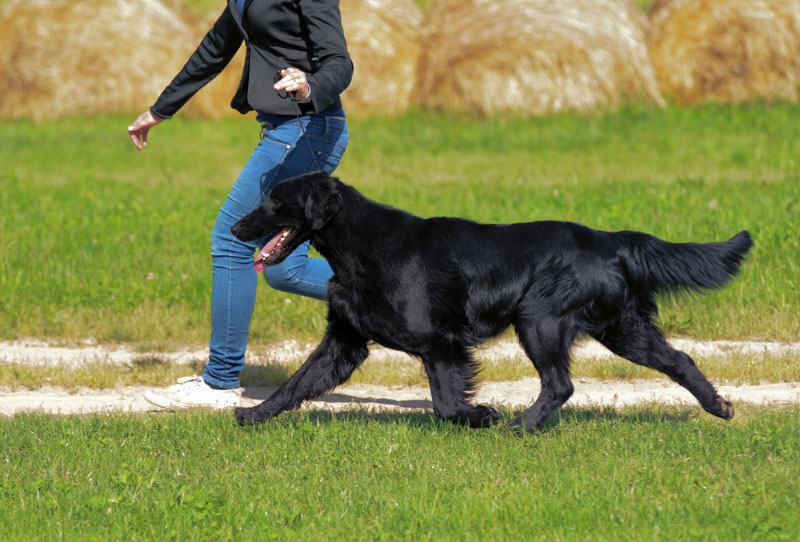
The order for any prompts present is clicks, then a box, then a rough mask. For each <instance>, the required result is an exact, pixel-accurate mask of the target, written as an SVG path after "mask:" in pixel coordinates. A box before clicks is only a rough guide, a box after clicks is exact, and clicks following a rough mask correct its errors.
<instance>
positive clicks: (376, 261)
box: [232, 172, 752, 431]
mask: <svg viewBox="0 0 800 542" xmlns="http://www.w3.org/2000/svg"><path fill="white" fill-rule="evenodd" d="M232 232H233V233H234V235H236V237H238V238H239V239H241V240H243V241H255V240H259V239H265V238H267V237H268V236H274V237H273V238H272V240H271V241H270V242H268V243H267V245H265V249H264V250H262V253H261V259H262V260H263V261H262V262H261V263H263V264H265V265H274V264H277V263H279V262H281V261H282V260H283V259H284V258H285V257H286V256H287V255H288V254H289V253H290V252H291V251H293V250H294V249H295V248H296V247H297V246H298V245H299V244H300V243H302V242H304V241H306V240H308V239H310V240H311V243H312V244H313V246H314V247H315V248H316V249H317V250H319V252H320V253H321V254H322V255H323V256H324V257H325V258H326V259H327V260H328V262H329V263H330V265H331V267H332V268H333V271H334V275H333V278H331V280H330V282H329V283H328V297H329V308H328V327H327V331H326V333H325V336H324V338H323V339H322V342H321V343H320V345H319V346H318V347H317V349H316V350H315V351H314V352H313V353H312V354H311V356H310V357H309V358H308V360H306V362H305V363H304V364H303V366H302V367H300V369H299V370H298V371H297V372H296V373H295V374H293V375H292V376H291V377H290V378H289V380H288V381H287V382H286V383H284V384H283V385H282V386H281V387H280V388H279V389H278V390H277V391H276V392H275V393H274V394H273V395H272V396H271V397H270V398H269V399H267V400H266V401H264V402H263V403H261V404H260V405H258V406H255V407H252V408H239V409H237V410H236V419H237V420H238V422H239V423H241V424H255V423H260V422H264V421H266V420H268V419H270V418H272V417H273V416H276V415H277V414H279V413H281V412H283V411H285V410H289V409H294V408H297V407H299V406H300V404H301V403H302V402H303V401H304V400H306V399H313V398H315V397H318V396H320V395H322V394H323V393H325V392H327V391H329V390H331V389H333V388H334V387H335V386H337V385H339V384H340V383H342V382H344V381H346V380H347V379H348V378H349V377H350V375H351V374H352V373H353V371H354V370H355V369H356V368H357V367H358V366H359V365H360V364H361V363H362V362H363V361H364V359H365V358H366V357H367V353H368V351H367V342H368V341H375V342H376V343H379V344H382V345H385V346H387V347H389V348H393V349H397V350H402V351H404V352H408V353H409V354H412V355H414V356H418V357H420V358H421V359H422V362H423V364H424V365H425V369H426V371H427V373H428V380H429V382H430V387H431V396H432V398H433V410H434V412H435V413H436V414H437V415H438V416H440V417H442V418H444V419H446V420H450V421H453V422H456V423H461V424H468V425H470V426H473V427H483V426H488V425H491V424H495V423H497V421H498V418H499V416H498V413H497V411H495V410H494V409H493V408H491V407H489V406H485V405H477V406H475V405H472V404H471V403H470V399H471V398H472V396H473V394H474V388H475V384H476V375H477V372H478V366H477V364H476V362H475V361H474V360H473V358H472V355H471V351H472V349H473V347H475V346H476V345H478V344H480V343H482V342H484V341H486V340H487V339H489V338H491V337H494V336H497V335H499V334H500V333H502V332H503V331H504V330H505V329H506V328H508V326H510V325H513V326H514V328H515V329H516V332H517V335H518V336H519V341H520V343H521V344H522V347H523V349H524V350H525V353H526V354H527V355H528V357H529V358H530V359H531V361H533V364H534V366H535V367H536V370H537V371H538V372H539V375H540V377H541V386H542V387H541V393H540V394H539V397H538V399H537V400H536V402H535V403H534V405H533V406H531V407H530V408H529V409H527V410H526V411H525V412H524V413H523V414H522V416H520V417H518V418H517V419H515V420H513V421H512V422H511V426H512V427H513V428H515V429H517V430H519V429H524V430H527V431H533V430H534V429H535V428H537V427H539V426H541V424H542V423H543V422H544V421H545V420H546V419H547V417H548V416H550V414H552V413H553V412H554V411H555V410H556V409H558V408H559V407H561V405H563V404H564V403H565V402H566V401H567V399H569V397H570V396H571V395H572V391H573V387H572V382H571V381H570V376H569V356H570V346H571V345H572V343H573V341H574V340H575V338H576V337H577V336H579V335H586V334H588V335H590V336H592V337H594V338H595V339H597V340H598V341H600V342H601V343H602V344H603V345H605V346H606V347H607V348H608V349H610V350H611V351H612V352H614V353H615V354H617V355H619V356H622V357H624V358H627V359H628V360H630V361H632V362H634V363H638V364H640V365H644V366H646V367H650V368H652V369H656V370H658V371H661V372H662V373H665V374H666V375H668V376H669V377H670V378H672V379H673V380H674V381H676V382H677V383H678V384H680V385H682V386H683V387H685V388H686V389H688V390H689V391H690V392H691V393H692V394H693V395H694V396H695V397H696V398H697V400H698V401H699V402H700V405H702V407H703V408H704V409H705V410H707V411H708V412H710V413H711V414H713V415H715V416H719V417H721V418H725V419H729V418H731V417H732V416H733V407H732V406H731V404H730V403H729V402H728V401H726V400H725V399H723V398H722V397H720V396H719V395H718V394H717V392H716V390H715V389H714V387H713V386H712V385H711V383H709V382H708V380H706V378H705V376H703V374H702V373H701V372H700V370H699V369H698V368H697V367H696V366H695V364H694V362H693V361H692V359H691V358H690V357H689V356H688V355H686V354H685V353H683V352H679V351H677V350H674V349H673V348H671V347H670V346H669V344H667V342H666V340H665V339H664V336H663V334H662V333H661V330H660V329H658V328H657V327H656V325H655V323H654V322H653V320H654V317H655V315H656V312H657V308H656V303H655V301H654V294H656V293H657V292H676V291H682V290H701V289H710V288H719V287H721V286H722V285H723V284H724V283H725V282H726V281H727V280H728V279H729V278H730V277H732V276H734V275H735V274H736V273H737V271H738V269H739V265H740V263H741V262H742V260H743V258H744V256H745V254H747V252H748V251H749V249H750V247H751V246H752V241H751V239H750V235H749V234H748V233H747V232H746V231H743V232H740V233H739V234H737V235H736V236H735V237H733V238H732V239H730V240H729V241H726V242H724V243H707V244H697V243H681V244H677V243H668V242H666V241H661V240H659V239H657V238H655V237H653V236H651V235H648V234H645V233H639V232H633V231H622V232H616V233H612V232H604V231H596V230H592V229H589V228H587V227H585V226H581V225H578V224H573V223H569V222H553V221H545V222H529V223H523V224H509V225H485V224H477V223H474V222H470V221H468V220H463V219H458V218H429V219H423V218H419V217H416V216H413V215H411V214H409V213H407V212H404V211H401V210H398V209H394V208H391V207H388V206H386V205H382V204H379V203H375V202H373V201H371V200H369V199H367V198H365V197H364V196H362V195H361V194H360V193H359V192H357V191H356V190H355V189H354V188H352V187H350V186H347V185H345V184H344V183H342V182H340V181H339V180H338V179H336V178H333V177H330V176H329V175H327V174H325V173H321V172H317V173H310V174H307V175H302V176H299V177H294V178H291V179H288V180H286V181H284V182H282V183H280V184H278V185H277V186H276V187H275V189H274V190H273V191H272V193H271V194H270V195H269V197H268V198H267V200H266V201H264V203H263V205H262V206H261V207H259V208H258V209H256V210H255V211H253V212H252V213H251V214H249V215H248V216H246V217H244V218H243V219H242V220H240V221H239V222H237V223H236V224H235V225H234V226H233V228H232Z"/></svg>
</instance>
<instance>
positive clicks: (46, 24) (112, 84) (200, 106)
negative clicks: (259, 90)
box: [0, 0, 238, 120]
mask: <svg viewBox="0 0 800 542" xmlns="http://www.w3.org/2000/svg"><path fill="white" fill-rule="evenodd" d="M201 27H202V28H203V29H202V30H201ZM208 28H209V25H208V23H207V22H205V23H203V22H202V21H200V20H199V19H198V18H197V17H196V16H194V15H193V14H192V13H191V12H189V11H188V10H187V9H186V8H184V7H183V6H182V4H181V3H180V2H178V1H177V0H81V1H80V2H75V1H74V0H12V1H11V2H9V3H8V4H7V5H6V6H5V7H4V8H3V10H2V12H0V73H1V74H2V77H0V117H3V118H19V117H33V118H34V119H37V120H42V119H50V118H54V117H57V116H60V115H65V114H79V113H84V114H94V113H108V112H126V113H134V112H140V111H142V110H143V109H145V108H146V107H147V106H149V105H151V104H152V103H153V102H154V101H155V99H156V97H157V96H158V94H159V92H160V91H161V90H162V89H163V88H164V87H165V86H166V85H167V84H168V83H169V81H170V80H171V79H172V77H173V76H174V75H175V74H176V73H177V72H178V70H179V69H180V68H181V67H182V66H183V64H184V63H185V62H186V60H187V59H188V56H189V54H191V52H192V51H193V50H194V48H195V47H196V46H197V44H198V43H199V41H200V39H201V38H202V36H203V34H204V33H205V31H207V29H208ZM228 71H230V70H228ZM233 78H234V79H237V80H238V73H237V74H235V75H234V76H233ZM218 79H219V78H218ZM222 84H223V85H224V84H225V81H224V80H223V81H222ZM234 90H235V86H234ZM226 92H227V91H226ZM203 93H204V95H205V96H200V95H198V96H197V97H196V98H195V100H193V101H194V102H195V103H193V104H191V107H190V108H189V109H191V110H194V111H195V112H197V113H201V114H202V113H205V114H206V115H214V116H216V115H219V114H220V113H221V112H222V111H225V110H227V109H228V103H229V102H230V97H231V96H232V95H233V91H230V92H228V93H227V96H226V100H225V102H224V104H223V105H213V102H215V101H219V100H218V99H217V98H216V97H215V91H214V89H213V88H210V89H208V90H205V91H203ZM217 93H219V92H217Z"/></svg>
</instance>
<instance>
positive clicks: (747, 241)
mask: <svg viewBox="0 0 800 542" xmlns="http://www.w3.org/2000/svg"><path fill="white" fill-rule="evenodd" d="M616 235H617V240H618V242H619V250H618V254H619V255H620V258H621V259H622V262H623V264H624V265H625V267H626V271H627V274H628V279H629V281H630V282H631V284H632V285H633V286H634V287H638V288H642V289H644V290H646V291H649V292H676V293H677V292H680V291H686V290H689V291H699V290H704V289H715V288H720V287H722V286H723V285H724V284H725V283H726V282H727V281H728V280H729V279H731V278H732V277H734V276H736V274H737V273H738V272H739V266H740V265H741V263H742V260H744V257H745V255H747V253H748V252H749V251H750V248H751V247H752V246H753V240H752V239H751V237H750V234H749V233H748V232H747V231H740V232H739V233H737V234H736V235H735V236H733V237H732V238H731V239H729V240H728V241H725V242H722V243H669V242H667V241H662V240H661V239H658V238H656V237H653V236H652V235H648V234H646V233H640V232H633V231H624V232H618V233H617V234H616Z"/></svg>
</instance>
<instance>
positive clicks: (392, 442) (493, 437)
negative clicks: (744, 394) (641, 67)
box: [0, 105, 800, 541]
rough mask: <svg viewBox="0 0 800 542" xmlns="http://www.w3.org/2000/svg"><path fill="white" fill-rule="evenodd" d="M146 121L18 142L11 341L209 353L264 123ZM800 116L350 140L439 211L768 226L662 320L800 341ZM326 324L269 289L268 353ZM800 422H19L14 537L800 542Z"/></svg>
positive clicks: (645, 117) (380, 417) (780, 112)
mask: <svg viewBox="0 0 800 542" xmlns="http://www.w3.org/2000/svg"><path fill="white" fill-rule="evenodd" d="M129 121H130V119H129V118H123V117H103V118H99V119H91V120H79V119H68V120H63V121H57V122H51V123H46V124H39V125H37V124H32V123H29V122H13V123H10V122H7V123H3V124H0V163H2V164H3V167H2V170H0V183H2V194H3V195H2V199H0V247H2V251H0V338H4V339H13V338H18V337H31V336H32V337H40V338H47V339H51V340H57V341H59V340H60V341H64V342H70V341H72V340H80V339H85V338H88V337H91V338H94V339H95V340H97V341H99V342H101V343H102V342H112V343H113V342H125V343H129V344H133V345H135V346H138V347H141V348H177V347H182V346H192V345H202V344H203V343H204V342H205V341H206V340H207V335H208V325H209V323H208V299H209V289H210V257H209V255H208V234H209V231H210V229H211V225H212V223H213V220H214V217H215V214H216V211H217V209H218V208H219V205H220V204H221V203H222V200H223V198H224V197H225V195H226V193H227V190H228V188H229V187H230V185H231V183H232V182H233V180H234V179H235V177H236V175H237V172H238V170H239V169H240V168H241V165H242V164H243V162H244V161H245V160H246V158H247V155H248V153H249V152H250V150H251V149H252V147H253V146H254V145H255V144H256V140H257V133H258V126H257V125H256V124H255V122H254V121H252V120H250V119H236V120H234V119H231V120H226V121H221V122H204V121H199V120H191V119H186V118H180V117H179V118H176V119H175V120H174V121H172V122H171V123H167V124H165V125H163V126H159V127H158V128H157V129H156V130H155V131H153V132H152V134H151V139H150V141H151V147H150V148H149V149H148V150H147V151H146V152H144V153H136V152H135V150H134V149H133V147H132V146H131V145H130V143H129V141H128V139H127V136H126V133H125V127H126V126H127V123H128V122H129ZM798 121H800V108H798V107H797V106H786V105H779V106H753V107H746V108H724V107H708V108H697V109H680V108H668V109H664V110H659V109H653V108H640V107H629V108H625V109H623V110H621V111H619V112H616V113H612V114H605V115H596V116H594V115H593V116H579V115H560V116H555V117H548V118H541V119H531V120H513V119H502V118H499V119H485V120H475V119H465V118H461V117H450V116H442V115H430V114H423V113H419V112H411V113H408V114H406V115H404V116H402V117H400V118H397V119H380V120H375V119H373V120H369V119H353V120H352V122H351V141H352V142H351V146H350V149H349V150H348V153H347V154H346V156H345V160H344V162H343V164H342V166H341V167H340V169H339V171H338V174H339V175H340V176H341V177H342V179H344V180H345V181H346V182H349V183H351V184H353V185H355V186H357V187H358V188H359V189H360V190H362V191H363V192H364V193H365V194H366V195H367V196H369V197H371V198H373V199H376V200H379V201H382V202H385V203H388V204H391V205H394V206H397V207H401V208H404V209H407V210H409V211H412V212H415V213H417V214H419V215H422V216H436V215H453V216H462V217H467V218H472V219H474V220H479V221H484V222H516V221H526V220H540V219H557V220H573V221H578V222H581V223H584V224H587V225H589V226H592V227H595V228H600V229H608V230H620V229H636V230H643V231H648V232H651V233H654V234H656V235H659V236H661V237H663V238H665V239H668V240H671V241H706V240H707V241H719V240H724V239H727V238H728V237H730V236H732V235H733V234H734V233H735V232H737V231H739V230H740V229H748V230H750V231H751V233H752V235H753V237H754V239H755V242H756V246H755V248H754V250H753V253H752V255H751V257H750V258H749V259H748V261H747V262H746V264H745V265H744V267H743V270H742V274H741V276H740V277H738V278H737V279H736V280H735V281H734V282H733V283H732V284H731V285H730V286H729V287H728V288H727V289H725V290H723V291H720V292H714V293H712V294H709V295H703V296H697V297H695V298H688V299H679V300H674V301H669V300H667V301H666V302H665V305H664V310H663V311H662V317H661V318H662V324H663V325H664V327H665V329H666V330H667V331H668V332H669V333H671V334H684V335H690V336H694V337H699V338H748V337H760V338H768V339H778V340H796V339H797V338H798V337H800V319H799V317H798V314H800V310H798V309H800V307H799V306H798V305H799V304H800V302H798V295H797V294H798V282H797V279H796V276H797V271H798V269H797V268H798V263H799V262H798V254H800V251H798V248H799V247H798V236H797V231H798V227H799V226H800V219H798V216H800V196H799V195H798V188H799V187H800V152H799V151H800V143H799V142H800V138H799V137H798V135H800V134H798V132H799V131H800V128H798V126H800V123H798ZM324 314H325V306H324V304H322V303H319V302H315V301H310V300H304V299H299V298H296V297H290V296H286V295H284V294H281V293H278V292H274V291H270V290H269V289H268V288H266V287H263V288H261V290H260V292H259V302H258V305H257V310H256V314H255V317H254V323H253V332H252V337H253V341H252V344H253V347H254V348H258V347H259V346H262V345H265V344H268V343H270V342H276V341H279V340H283V339H287V338H298V339H308V340H313V339H315V338H317V337H319V335H320V334H321V331H322V329H323V326H324ZM744 365H746V366H747V367H748V369H747V371H748V374H747V376H746V377H745V378H746V380H747V381H753V379H755V380H757V379H758V368H757V367H755V368H754V367H753V363H749V362H748V363H745V364H744ZM756 365H757V364H756ZM772 365H775V363H772ZM5 369H7V368H4V371H5ZM14 370H15V369H14V368H13V367H12V370H11V372H12V373H13V372H14ZM727 370H728V371H729V370H730V368H728V369H727ZM772 370H774V371H775V372H777V373H779V372H780V371H779V370H778V369H772ZM772 370H771V371H772ZM752 371H755V373H753V372H752ZM743 373H744V370H743ZM3 374H5V372H4V373H3ZM791 374H794V373H791ZM711 376H712V378H713V374H712V375H711ZM728 376H729V377H730V378H731V379H735V378H736V376H737V375H736V374H735V373H730V374H728ZM3 378H4V379H5V378H6V377H5V376H4V377H3ZM15 378H17V379H18V378H19V377H18V376H14V375H12V376H9V377H8V380H10V381H11V382H14V381H15V380H14V379H15ZM6 383H7V382H6ZM504 414H506V415H511V413H509V412H504ZM798 422H800V411H799V410H798V408H797V407H780V406H747V405H737V417H736V418H734V419H733V420H732V421H731V422H729V423H726V422H722V421H721V420H719V419H716V418H713V417H711V416H710V415H708V414H705V413H704V412H702V410H701V409H700V408H699V407H698V406H696V405H687V406H681V407H662V406H655V405H644V406H638V407H634V408H627V409H606V408H600V407H596V408H580V409H575V408H567V409H565V410H564V411H563V412H562V413H561V414H560V415H557V416H554V418H553V420H551V421H550V422H549V423H548V425H547V426H546V428H545V430H544V431H543V432H542V433H541V434H539V435H537V436H535V437H525V438H518V437H514V436H511V435H508V434H506V433H505V432H503V431H502V430H497V429H492V430H481V431H471V430H468V429H464V428H461V427H455V426H452V425H450V424H447V423H443V422H441V421H439V420H437V419H435V418H434V417H433V416H432V414H429V413H423V414H413V413H412V414H408V413H403V414H400V413H391V414H390V413H383V414H371V413H367V412H362V411H353V412H345V413H341V414H336V415H332V414H326V413H309V412H297V413H290V414H287V415H284V416H281V417H279V418H278V419H276V420H273V421H272V422H270V423H268V424H266V425H264V426H261V427H258V428H247V429H242V428H239V427H236V426H235V424H234V423H233V420H232V417H231V416H230V413H205V412H198V413H184V414H169V413H167V414H158V415H111V416H99V415H98V416H83V417H78V416H70V417H57V416H44V415H34V414H25V415H18V416H16V417H14V418H10V419H2V420H0V442H2V443H3V446H2V447H1V448H0V503H2V505H0V539H8V540H53V539H64V540H92V539H96V540H115V539H125V540H161V539H176V540H178V539H180V540H195V539H198V540H200V539H205V540H234V539H235V540H265V539H266V540H269V539H276V540H287V539H297V540H329V539H348V540H527V539H542V540H592V541H594V540H643V539H648V540H726V541H727V540H796V539H798V538H799V537H800V520H798V517H800V515H799V514H798V513H797V511H798V509H800V507H798V502H797V495H798V494H800V487H798V477H797V472H799V471H800V457H799V456H798V453H799V452H798V450H800V442H798V441H799V440H800V438H799V437H798V435H799V434H800V433H798V430H797V427H798Z"/></svg>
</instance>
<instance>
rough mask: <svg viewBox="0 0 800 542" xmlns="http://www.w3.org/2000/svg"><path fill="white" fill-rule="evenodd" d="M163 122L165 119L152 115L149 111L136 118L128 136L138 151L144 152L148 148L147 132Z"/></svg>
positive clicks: (129, 128) (129, 127)
mask: <svg viewBox="0 0 800 542" xmlns="http://www.w3.org/2000/svg"><path fill="white" fill-rule="evenodd" d="M163 120H164V119H162V118H161V117H159V116H158V115H156V114H154V113H152V112H151V111H150V110H149V109H148V110H147V111H145V112H144V113H142V114H141V115H139V116H138V117H136V120H135V121H133V124H131V125H130V126H128V135H129V136H130V138H131V141H133V144H134V145H136V148H137V149H139V150H142V149H143V148H145V147H146V146H147V132H149V131H150V128H152V127H153V126H155V125H156V124H158V123H159V122H162V121H163Z"/></svg>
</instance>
